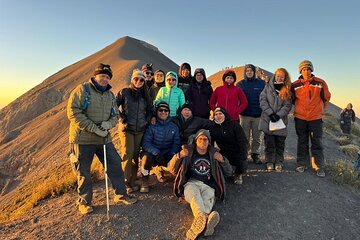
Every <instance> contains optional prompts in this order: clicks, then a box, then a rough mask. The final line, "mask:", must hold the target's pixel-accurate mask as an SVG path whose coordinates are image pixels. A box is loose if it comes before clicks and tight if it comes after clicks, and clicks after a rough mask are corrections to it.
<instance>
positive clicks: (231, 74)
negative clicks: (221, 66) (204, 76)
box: [222, 69, 236, 82]
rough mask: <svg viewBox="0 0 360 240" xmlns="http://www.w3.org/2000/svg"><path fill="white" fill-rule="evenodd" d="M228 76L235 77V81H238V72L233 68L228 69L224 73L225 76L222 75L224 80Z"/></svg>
mask: <svg viewBox="0 0 360 240" xmlns="http://www.w3.org/2000/svg"><path fill="white" fill-rule="evenodd" d="M227 76H232V77H233V78H234V82H236V73H235V72H234V71H233V70H230V69H229V70H226V71H225V72H224V75H223V77H222V80H223V81H225V78H226V77H227Z"/></svg>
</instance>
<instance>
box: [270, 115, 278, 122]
mask: <svg viewBox="0 0 360 240" xmlns="http://www.w3.org/2000/svg"><path fill="white" fill-rule="evenodd" d="M269 117H270V121H272V122H277V121H279V120H280V116H279V115H277V114H276V113H273V114H271V115H270V116H269Z"/></svg>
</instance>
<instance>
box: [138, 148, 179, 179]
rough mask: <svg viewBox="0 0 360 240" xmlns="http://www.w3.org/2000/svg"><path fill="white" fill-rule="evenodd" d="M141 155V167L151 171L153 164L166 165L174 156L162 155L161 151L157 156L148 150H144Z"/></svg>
mask: <svg viewBox="0 0 360 240" xmlns="http://www.w3.org/2000/svg"><path fill="white" fill-rule="evenodd" d="M141 155H142V156H141V168H142V169H144V170H147V171H150V170H151V168H152V166H153V165H157V166H163V167H166V166H167V164H168V162H169V161H170V160H171V158H172V157H173V156H172V155H162V154H161V153H159V154H158V155H156V156H155V155H153V154H151V153H149V152H146V151H143V152H142V153H141ZM143 175H144V174H143Z"/></svg>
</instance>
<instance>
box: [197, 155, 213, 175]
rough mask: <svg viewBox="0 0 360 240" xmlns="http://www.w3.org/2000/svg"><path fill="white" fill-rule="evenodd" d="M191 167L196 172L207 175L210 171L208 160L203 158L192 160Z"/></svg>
mask: <svg viewBox="0 0 360 240" xmlns="http://www.w3.org/2000/svg"><path fill="white" fill-rule="evenodd" d="M193 169H194V171H195V172H196V173H197V174H200V175H207V174H208V173H209V172H210V162H209V161H208V160H207V159H205V158H199V159H197V160H196V161H195V162H194V165H193Z"/></svg>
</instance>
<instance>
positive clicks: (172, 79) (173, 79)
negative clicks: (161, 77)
mask: <svg viewBox="0 0 360 240" xmlns="http://www.w3.org/2000/svg"><path fill="white" fill-rule="evenodd" d="M166 81H167V82H168V83H169V86H170V88H173V87H174V86H175V84H176V78H174V77H168V79H166Z"/></svg>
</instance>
